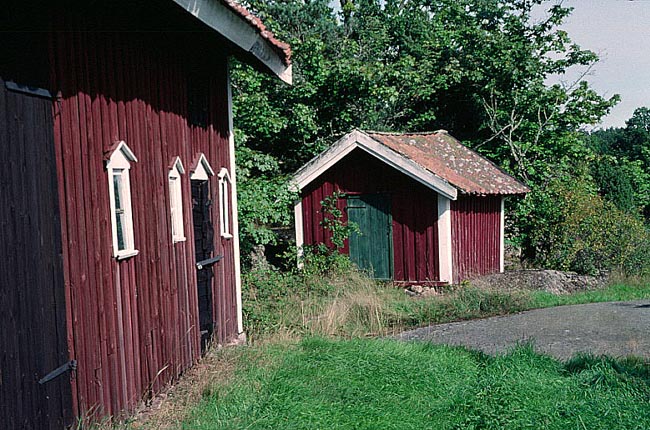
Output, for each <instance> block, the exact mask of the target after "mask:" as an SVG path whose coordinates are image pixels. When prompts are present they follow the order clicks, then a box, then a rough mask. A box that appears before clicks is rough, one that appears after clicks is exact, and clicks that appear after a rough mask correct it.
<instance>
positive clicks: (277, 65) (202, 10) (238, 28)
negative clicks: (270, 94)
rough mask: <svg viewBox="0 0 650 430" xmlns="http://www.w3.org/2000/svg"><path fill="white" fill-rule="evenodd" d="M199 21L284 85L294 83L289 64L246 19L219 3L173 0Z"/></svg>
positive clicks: (200, 0) (214, 0)
mask: <svg viewBox="0 0 650 430" xmlns="http://www.w3.org/2000/svg"><path fill="white" fill-rule="evenodd" d="M174 3H176V4H178V5H179V6H181V7H182V8H183V9H185V10H186V11H187V12H189V13H190V14H192V15H193V16H194V17H196V18H197V19H198V20H199V21H201V22H203V23H204V24H206V25H207V26H208V27H210V28H212V29H213V30H215V31H216V32H217V33H219V34H220V35H222V36H223V37H225V38H226V39H228V40H230V41H231V42H232V43H234V44H235V45H236V46H237V47H239V48H240V49H242V50H243V51H244V52H247V53H249V54H251V55H252V56H253V57H254V58H256V59H257V61H259V62H260V63H261V64H262V65H264V66H265V67H266V68H267V69H268V70H270V71H271V72H273V73H274V74H276V75H277V76H278V77H279V78H280V79H281V80H283V81H284V82H286V83H288V84H291V81H292V76H291V74H292V71H291V65H286V64H285V63H284V61H283V60H282V58H281V56H280V55H279V54H278V52H277V51H276V48H275V47H273V46H272V45H271V43H270V42H269V41H268V40H266V39H265V38H263V37H262V36H261V35H260V34H259V30H258V29H256V28H255V27H254V26H253V25H251V24H250V23H248V22H247V21H246V19H245V18H243V17H242V16H240V15H238V14H237V13H235V12H233V11H232V10H230V9H229V8H228V7H226V6H224V5H223V4H222V3H221V2H220V1H216V0H174Z"/></svg>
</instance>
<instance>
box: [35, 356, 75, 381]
mask: <svg viewBox="0 0 650 430" xmlns="http://www.w3.org/2000/svg"><path fill="white" fill-rule="evenodd" d="M68 370H71V371H75V370H77V360H70V361H68V362H67V363H65V364H64V365H61V366H59V367H57V368H56V369H54V370H53V371H51V372H50V373H48V374H47V375H45V376H44V377H43V378H42V379H41V380H40V381H38V383H39V384H40V385H43V384H45V383H46V382H50V381H51V380H52V379H54V378H56V377H58V376H61V375H62V374H64V373H65V372H67V371H68Z"/></svg>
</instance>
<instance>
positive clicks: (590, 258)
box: [519, 169, 650, 275]
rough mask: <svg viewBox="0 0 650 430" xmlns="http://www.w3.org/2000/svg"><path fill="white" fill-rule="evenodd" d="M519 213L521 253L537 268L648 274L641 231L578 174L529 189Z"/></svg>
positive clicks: (649, 259) (646, 238)
mask: <svg viewBox="0 0 650 430" xmlns="http://www.w3.org/2000/svg"><path fill="white" fill-rule="evenodd" d="M519 209H520V211H521V212H520V213H519V216H520V225H522V226H523V227H522V232H523V236H524V242H523V247H524V251H525V252H526V257H527V258H528V259H529V260H531V261H532V262H534V263H536V264H537V265H540V266H543V267H549V268H556V269H559V270H574V271H577V272H579V273H587V274H596V273H598V272H600V271H604V270H605V271H609V270H618V271H621V272H623V273H626V274H638V275H643V274H646V273H648V272H649V271H650V233H649V232H648V229H647V228H646V226H645V225H644V224H643V223H642V222H641V221H640V220H639V219H638V218H637V217H635V216H634V215H631V214H629V213H626V212H624V211H622V210H621V209H619V208H617V207H616V206H615V205H614V204H613V203H611V202H610V201H608V200H605V199H603V198H602V197H601V196H599V195H597V194H596V193H595V190H594V185H593V182H592V181H591V180H590V178H589V177H588V176H587V175H586V174H585V173H584V171H583V173H582V174H581V173H580V169H578V172H577V173H576V172H574V175H573V176H570V175H565V176H561V177H559V178H556V179H553V180H551V181H550V182H549V183H548V184H546V185H545V186H543V187H536V188H534V189H533V192H532V193H531V195H530V196H529V197H528V198H527V199H526V201H525V203H524V204H522V205H521V206H520V207H519Z"/></svg>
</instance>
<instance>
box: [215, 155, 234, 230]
mask: <svg viewBox="0 0 650 430" xmlns="http://www.w3.org/2000/svg"><path fill="white" fill-rule="evenodd" d="M218 177H219V233H220V234H221V237H223V238H225V239H232V237H233V235H232V233H231V232H230V220H231V218H232V212H231V210H230V208H231V207H232V194H233V192H232V181H231V180H230V174H229V173H228V169H227V168H225V167H222V168H221V170H220V171H219V175H218ZM228 197H230V198H228Z"/></svg>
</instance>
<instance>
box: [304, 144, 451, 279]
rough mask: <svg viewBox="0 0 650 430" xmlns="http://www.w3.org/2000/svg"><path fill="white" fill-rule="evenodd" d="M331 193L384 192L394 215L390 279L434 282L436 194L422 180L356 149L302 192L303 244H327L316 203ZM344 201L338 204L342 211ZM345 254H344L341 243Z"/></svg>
mask: <svg viewBox="0 0 650 430" xmlns="http://www.w3.org/2000/svg"><path fill="white" fill-rule="evenodd" d="M334 191H341V192H343V193H351V194H366V193H388V194H390V198H391V205H392V208H391V212H392V217H393V259H394V280H395V281H404V282H436V281H438V280H439V279H440V276H439V268H438V265H439V260H438V229H437V218H438V200H437V194H436V193H435V192H434V191H432V190H430V189H429V188H426V187H425V186H423V185H422V184H420V183H418V182H416V181H414V180H412V179H410V178H408V177H406V176H405V175H404V174H402V173H400V172H398V171H396V170H395V169H393V168H391V167H389V166H387V165H386V164H384V163H382V162H381V161H379V160H377V159H376V158H375V157H373V156H371V155H369V154H367V153H366V152H364V151H362V150H359V149H356V150H354V151H353V152H351V153H350V154H348V155H347V156H346V157H345V158H344V159H343V160H341V161H340V162H339V163H337V164H336V165H335V166H333V167H332V168H331V169H329V170H328V171H327V172H325V173H324V174H323V175H321V176H320V177H319V178H317V179H316V180H314V181H313V182H312V183H311V184H309V186H308V187H306V188H305V189H304V190H303V192H302V210H303V224H304V241H305V244H306V245H312V244H316V243H327V244H331V241H330V237H329V236H328V235H327V234H326V231H325V230H324V229H323V227H322V226H321V225H320V223H321V222H322V221H323V216H324V215H323V213H322V210H321V204H320V202H321V201H322V200H323V199H324V198H326V197H328V196H330V195H332V193H333V192H334ZM345 205H346V202H345V199H339V201H338V207H339V209H341V210H343V211H344V220H347V217H346V216H345ZM343 252H344V253H346V254H347V253H348V252H349V249H348V244H347V241H346V244H345V248H344V249H343Z"/></svg>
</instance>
